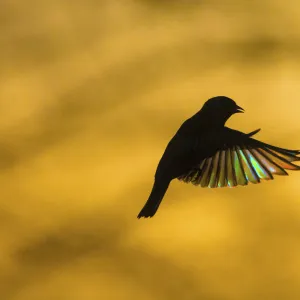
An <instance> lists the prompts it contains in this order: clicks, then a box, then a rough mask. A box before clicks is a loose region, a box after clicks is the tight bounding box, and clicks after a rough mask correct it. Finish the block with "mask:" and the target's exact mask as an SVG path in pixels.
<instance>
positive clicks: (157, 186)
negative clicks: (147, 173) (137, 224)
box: [137, 182, 170, 219]
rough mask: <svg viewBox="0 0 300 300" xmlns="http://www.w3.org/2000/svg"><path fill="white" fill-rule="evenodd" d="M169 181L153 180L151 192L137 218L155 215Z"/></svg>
mask: <svg viewBox="0 0 300 300" xmlns="http://www.w3.org/2000/svg"><path fill="white" fill-rule="evenodd" d="M169 184H170V182H163V183H162V182H154V185H153V188H152V191H151V194H150V196H149V198H148V200H147V202H146V204H145V205H144V207H143V208H142V210H141V211H140V213H139V214H138V216H137V218H138V219H140V218H141V217H144V218H149V217H150V218H151V217H153V216H154V215H155V213H156V211H157V209H158V207H159V205H160V203H161V201H162V199H163V197H164V195H165V193H166V191H167V189H168V187H169Z"/></svg>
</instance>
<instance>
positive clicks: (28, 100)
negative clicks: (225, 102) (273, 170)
mask: <svg viewBox="0 0 300 300" xmlns="http://www.w3.org/2000/svg"><path fill="white" fill-rule="evenodd" d="M0 45H1V47H0V64H1V68H0V99H1V100H0V171H1V173H0V174H1V175H0V176H1V178H0V184H1V202H0V203H1V204H0V225H1V226H0V230H1V231H0V232H1V233H0V234H1V235H0V299H1V300H27V299H30V300H41V299H42V300H69V299H70V300H77V299H78V300H79V299H80V300H82V299H84V300H94V299H108V300H110V299H112V300H114V299H117V300H119V299H120V300H123V299H124V300H126V299H143V300H144V299H145V300H150V299H155V300H159V299H162V300H163V299H180V300H183V299H187V300H193V299H204V300H250V299H251V300H254V299H255V300H257V299H258V300H268V299H272V300H277V299H287V300H294V299H295V300H296V299H297V300H298V299H300V188H299V182H300V173H297V172H294V173H292V174H291V176H289V177H277V178H276V180H275V181H272V182H264V183H262V184H260V185H250V186H248V187H238V188H235V189H201V188H196V187H193V186H191V185H186V184H183V183H180V182H178V181H174V182H173V183H172V185H171V187H170V189H169V191H168V192H167V194H166V197H165V199H164V201H163V203H162V205H161V207H160V209H159V211H158V213H157V215H156V216H155V217H154V218H153V219H147V220H145V219H142V220H137V219H136V216H137V214H138V212H139V211H140V209H141V208H142V206H143V205H144V203H145V201H146V200H147V197H148V195H149V192H150V190H151V188H152V183H153V175H154V172H155V169H156V166H157V163H158V160H159V159H160V157H161V155H162V153H163V151H164V149H165V146H166V144H167V143H168V141H169V139H170V138H171V137H172V136H173V134H174V133H175V132H176V130H177V128H178V127H179V126H180V124H181V123H182V122H183V121H184V120H185V119H187V118H188V117H190V116H191V115H192V114H194V113H195V112H196V111H197V110H199V109H200V108H201V106H202V105H203V103H204V101H205V100H207V99H208V98H210V97H212V96H216V95H226V96H229V97H232V98H233V99H235V100H236V102H237V103H238V105H240V106H241V107H243V108H245V110H246V113H245V114H240V115H235V116H234V117H232V119H230V121H229V122H228V125H229V126H230V127H233V128H237V129H240V130H242V131H245V132H249V131H251V130H254V129H257V128H262V132H261V133H259V135H257V138H259V139H260V140H263V141H265V142H268V143H271V144H274V145H278V146H282V147H286V148H292V149H293V148H296V149H297V148H300V138H299V136H300V120H299V115H300V104H299V103H300V102H299V101H300V100H299V97H300V90H299V81H300V71H299V70H300V68H299V67H300V10H299V4H298V2H297V1H292V0H287V1H271V0H265V1H258V0H253V1H237V0H212V1H208V0H204V1H187V0H186V1H183V0H181V1H180V0H177V1H166V0H165V1H158V0H157V1H150V0H148V1H146V0H144V1H141V0H140V1H133V0H124V1H121V0H120V1H117V0H106V1H104V0H98V1H95V0H85V1H83V0H72V1H71V0H42V1H34V0H27V1H20V0H19V1H17V0H1V3H0Z"/></svg>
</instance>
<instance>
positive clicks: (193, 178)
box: [178, 128, 300, 188]
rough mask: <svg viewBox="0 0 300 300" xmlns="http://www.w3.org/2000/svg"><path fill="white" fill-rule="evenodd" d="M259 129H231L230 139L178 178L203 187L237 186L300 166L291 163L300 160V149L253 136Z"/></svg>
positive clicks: (268, 177) (271, 177)
mask: <svg viewBox="0 0 300 300" xmlns="http://www.w3.org/2000/svg"><path fill="white" fill-rule="evenodd" d="M228 129H229V128H228ZM258 131H259V129H258V130H255V131H253V132H250V133H248V134H243V133H241V132H238V131H235V130H231V129H229V131H228V132H226V135H227V133H229V138H228V140H229V142H228V143H226V144H223V145H222V147H220V148H219V149H218V150H217V151H216V152H215V154H214V155H213V156H211V157H207V158H205V159H203V160H202V161H201V162H200V163H199V164H198V165H197V166H195V167H194V168H192V169H191V170H189V171H188V172H186V173H185V174H183V175H181V176H179V177H178V179H179V180H182V181H184V182H187V183H188V182H191V183H192V184H194V185H199V186H201V187H209V188H217V187H234V186H237V185H247V184H248V182H251V183H254V184H256V183H260V181H261V180H262V179H263V180H272V179H274V177H273V175H288V173H287V172H286V171H285V170H300V166H297V165H295V164H293V163H292V162H294V161H299V160H300V157H299V156H298V155H299V154H300V151H299V150H288V149H283V148H279V147H275V146H272V145H269V144H266V143H263V142H260V141H258V140H255V139H253V138H251V136H252V135H254V134H256V133H257V132H258ZM241 134H242V135H241Z"/></svg>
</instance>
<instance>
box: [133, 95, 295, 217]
mask: <svg viewBox="0 0 300 300" xmlns="http://www.w3.org/2000/svg"><path fill="white" fill-rule="evenodd" d="M242 112H244V109H242V108H241V107H239V106H238V105H237V104H236V103H235V101H233V100H232V99H230V98H228V97H225V96H217V97H213V98H211V99H209V100H207V101H206V102H205V104H204V105H203V107H202V108H201V110H200V111H198V112H197V113H196V114H195V115H193V116H192V117H191V118H189V119H187V120H186V121H185V122H184V123H183V124H182V125H181V126H180V128H179V129H178V131H177V132H176V134H175V135H174V136H173V138H172V139H171V140H170V142H169V144H168V145H167V147H166V149H165V152H164V153H163V155H162V158H161V159H160V161H159V164H158V167H157V169H156V173H155V177H154V185H153V188H152V191H151V193H150V196H149V198H148V200H147V202H146V204H145V206H144V207H143V208H142V210H141V211H140V213H139V214H138V216H137V217H138V218H141V217H145V218H148V217H153V216H154V214H155V213H156V211H157V209H158V207H159V205H160V203H161V201H162V199H163V197H164V195H165V193H166V191H167V189H168V187H169V185H170V182H171V181H172V180H173V179H175V178H177V179H179V180H181V181H183V182H186V183H189V182H191V183H192V184H194V185H196V186H201V187H209V188H217V187H235V186H237V185H247V184H248V183H249V182H251V183H254V184H255V183H260V182H261V180H271V179H273V178H274V177H273V176H274V175H288V173H287V172H286V170H299V169H300V166H297V165H295V164H293V162H294V161H299V160H300V157H299V156H298V155H299V154H300V151H299V150H288V149H284V148H279V147H275V146H272V145H269V144H266V143H263V142H261V141H258V140H256V139H254V138H252V136H253V135H255V134H256V133H257V132H259V131H260V129H257V130H254V131H252V132H250V133H243V132H241V131H238V130H234V129H231V128H228V127H226V126H225V123H226V121H227V120H228V119H229V118H230V117H231V116H232V115H233V114H235V113H242Z"/></svg>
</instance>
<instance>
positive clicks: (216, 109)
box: [201, 96, 244, 125]
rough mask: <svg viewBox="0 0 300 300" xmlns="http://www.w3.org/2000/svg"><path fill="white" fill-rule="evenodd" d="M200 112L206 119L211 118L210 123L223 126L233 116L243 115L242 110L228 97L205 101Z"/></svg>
mask: <svg viewBox="0 0 300 300" xmlns="http://www.w3.org/2000/svg"><path fill="white" fill-rule="evenodd" d="M201 112H203V113H204V114H205V115H206V116H207V118H211V122H215V123H216V122H217V123H220V124H222V125H224V124H225V123H226V121H227V120H228V119H229V118H230V117H231V116H232V115H233V114H235V113H243V112H244V109H243V108H241V107H240V106H238V105H237V104H236V103H235V101H233V100H232V99H230V98H228V97H225V96H217V97H213V98H210V99H209V100H207V101H206V102H205V103H204V105H203V107H202V109H201Z"/></svg>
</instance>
